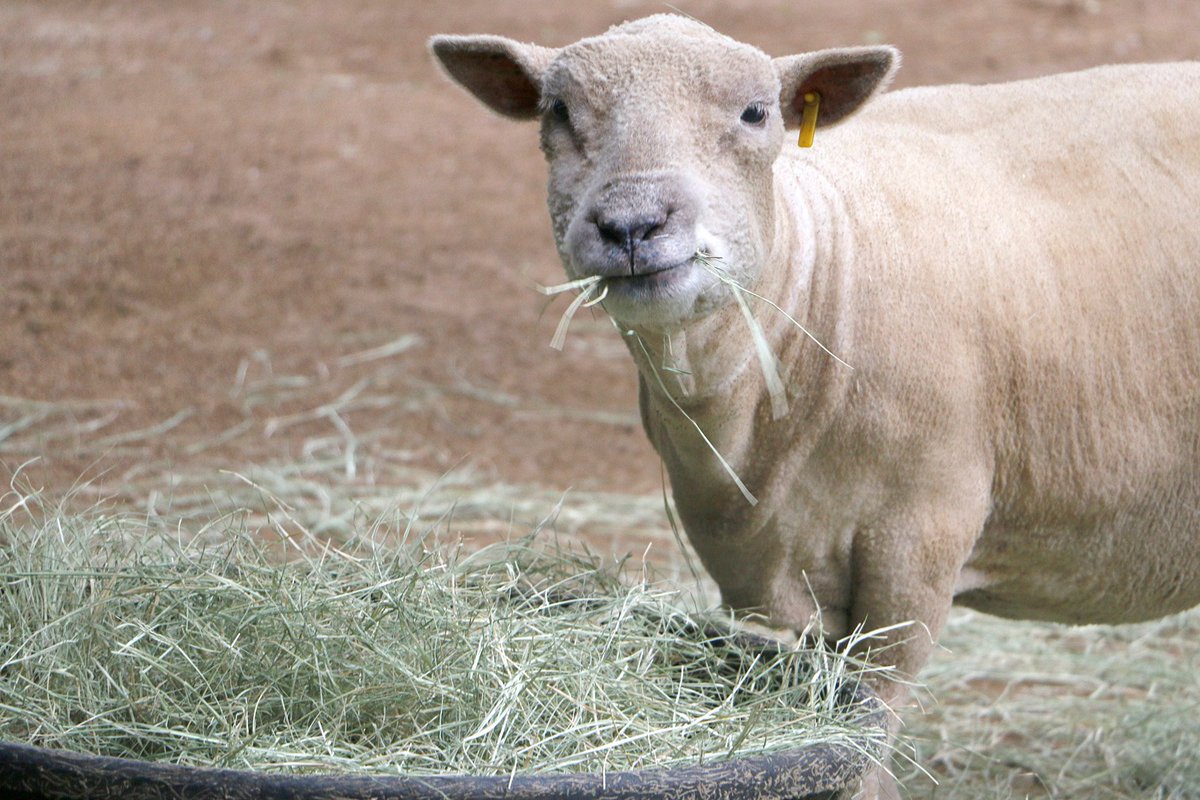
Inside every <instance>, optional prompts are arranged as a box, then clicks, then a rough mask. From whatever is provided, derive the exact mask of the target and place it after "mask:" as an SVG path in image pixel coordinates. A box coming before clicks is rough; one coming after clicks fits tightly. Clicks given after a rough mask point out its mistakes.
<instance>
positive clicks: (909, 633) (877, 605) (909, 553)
mask: <svg viewBox="0 0 1200 800" xmlns="http://www.w3.org/2000/svg"><path fill="white" fill-rule="evenodd" d="M970 505H972V504H970V503H946V504H943V505H938V506H927V507H926V508H924V509H922V510H918V511H908V512H898V513H896V514H895V515H894V516H893V517H892V518H891V519H890V520H889V524H886V525H883V526H879V527H875V528H869V529H863V530H860V531H859V532H858V534H857V535H856V537H855V543H854V555H853V559H852V561H853V565H854V574H853V610H852V613H851V619H852V620H853V621H855V622H856V623H859V624H861V625H862V626H863V630H864V631H872V630H880V631H885V632H883V633H881V634H880V635H879V636H878V637H877V638H874V639H872V640H870V641H867V642H864V643H863V644H862V646H861V649H864V650H868V651H869V654H870V659H871V661H872V663H874V664H878V665H881V666H890V667H893V668H894V669H893V675H892V677H891V678H888V677H884V676H881V677H880V678H878V679H875V680H872V681H871V684H872V688H873V689H875V691H876V693H877V694H878V695H879V696H880V699H882V700H883V701H884V703H886V704H887V705H888V707H889V708H891V709H892V719H891V724H890V731H889V734H890V735H889V743H890V742H891V740H892V739H893V738H894V736H895V734H896V730H897V728H898V724H899V717H898V716H897V715H898V714H899V712H900V710H901V709H902V708H903V707H904V705H906V704H907V702H908V701H909V695H910V692H909V689H908V686H907V685H906V684H907V683H909V682H911V681H913V680H915V679H916V677H917V675H918V673H919V672H920V670H921V667H922V666H924V664H925V661H926V660H927V659H928V658H929V655H930V653H931V652H932V650H933V647H934V645H935V643H936V641H937V637H938V636H939V634H940V633H941V631H942V628H943V626H944V625H945V622H946V618H947V616H948V615H949V612H950V607H951V605H952V604H953V598H954V588H955V583H956V582H957V580H958V575H959V572H960V570H961V568H962V565H963V564H964V563H965V562H966V560H967V557H968V556H969V554H970V552H971V548H972V546H973V545H974V542H975V540H976V538H977V537H978V534H979V531H980V530H981V529H982V526H983V521H984V519H985V518H986V516H985V511H984V510H983V509H978V508H977V509H974V510H972V509H970V508H969V506H970ZM855 797H856V798H857V800H892V798H898V797H899V792H898V790H897V789H896V786H895V781H894V780H893V779H892V777H891V776H890V775H889V774H888V773H887V772H886V771H885V770H884V769H882V768H876V769H874V770H872V771H871V773H870V774H868V775H867V777H866V779H865V780H864V782H863V786H862V788H861V789H860V790H859V792H858V794H856V795H855Z"/></svg>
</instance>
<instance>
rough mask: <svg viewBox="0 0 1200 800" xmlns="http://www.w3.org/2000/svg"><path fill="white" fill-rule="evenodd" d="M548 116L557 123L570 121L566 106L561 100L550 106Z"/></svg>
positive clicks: (569, 113)
mask: <svg viewBox="0 0 1200 800" xmlns="http://www.w3.org/2000/svg"><path fill="white" fill-rule="evenodd" d="M550 115H551V116H553V117H554V118H555V119H556V120H558V121H559V122H569V121H570V120H571V112H570V111H568V110H567V104H566V102H565V101H563V100H555V101H554V102H552V103H551V104H550Z"/></svg>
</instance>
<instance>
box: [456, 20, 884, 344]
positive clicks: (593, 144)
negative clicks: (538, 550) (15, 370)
mask: <svg viewBox="0 0 1200 800" xmlns="http://www.w3.org/2000/svg"><path fill="white" fill-rule="evenodd" d="M432 44H433V51H434V54H435V55H436V56H437V57H438V58H439V59H440V60H441V62H442V64H443V66H444V67H445V68H446V70H447V72H449V74H450V75H451V77H453V78H454V79H455V80H457V81H459V82H460V83H461V84H463V85H464V86H465V87H466V88H467V89H469V90H470V91H471V92H472V93H474V94H475V95H476V97H478V98H479V99H480V100H482V101H483V102H484V103H485V104H487V105H488V106H489V107H491V108H492V109H494V110H496V111H498V112H500V113H502V114H505V115H507V116H511V117H515V118H519V119H540V120H541V125H542V135H541V141H542V149H543V151H544V152H545V154H546V159H547V161H548V163H549V167H550V180H549V195H550V201H549V203H550V216H551V220H552V222H553V226H554V236H555V240H556V242H557V244H558V250H559V254H560V255H561V257H562V261H563V264H564V265H565V267H566V270H567V273H568V275H569V276H570V277H571V278H588V277H592V276H596V277H599V278H601V279H602V285H603V289H604V290H606V295H605V299H604V300H603V303H604V308H605V310H606V311H608V313H609V314H611V315H612V316H613V317H614V318H615V319H616V320H618V321H619V322H621V323H622V324H624V325H627V326H631V327H650V328H659V329H670V328H674V327H677V326H680V325H682V324H684V323H686V322H687V321H688V320H690V319H693V318H696V317H698V316H703V315H706V314H708V313H711V312H712V311H713V310H714V309H717V308H720V307H722V306H724V305H726V304H728V303H730V302H732V299H733V298H732V294H731V293H730V292H729V290H728V288H727V287H725V286H724V285H723V284H722V282H721V280H720V279H719V278H718V277H717V275H715V274H714V273H713V271H712V269H711V268H709V267H706V266H705V265H704V264H703V263H701V262H700V261H698V260H697V258H696V256H697V254H700V253H706V254H709V255H711V256H716V257H717V258H718V259H719V260H718V261H716V262H710V263H717V264H719V267H720V269H722V270H723V271H724V272H725V273H726V274H727V275H728V276H729V277H730V278H732V279H733V280H735V281H737V282H738V283H740V284H741V285H743V286H747V287H753V286H754V285H755V284H756V283H757V282H758V279H759V277H760V275H761V273H762V271H763V270H764V269H766V268H767V265H768V263H769V255H770V252H771V248H772V244H773V242H774V239H775V219H774V213H775V208H774V192H775V190H774V164H775V161H776V159H777V158H778V156H779V152H780V146H781V144H782V141H783V135H784V125H785V123H795V122H797V121H798V120H799V117H800V108H801V103H802V101H800V100H799V98H800V97H801V96H802V95H803V94H804V93H806V92H808V91H820V92H821V94H822V96H823V99H822V106H823V122H824V123H826V124H827V123H829V122H834V121H837V120H838V119H840V118H842V117H844V116H846V115H847V114H849V113H851V112H852V111H853V110H854V109H855V108H857V107H858V106H859V105H861V103H862V102H864V101H865V100H866V99H867V98H868V97H869V96H870V95H871V94H872V93H873V92H874V91H875V90H876V89H877V88H878V87H879V86H880V85H882V83H883V82H884V81H885V80H886V78H887V76H888V75H889V74H890V72H891V69H892V67H893V63H894V60H895V51H893V50H891V49H890V48H851V49H848V50H837V51H823V52H820V53H810V54H806V55H802V56H792V57H788V58H781V59H774V60H772V59H771V58H769V57H767V56H766V55H765V54H764V53H763V52H761V51H760V50H758V49H756V48H754V47H751V46H749V45H745V44H741V43H739V42H736V41H734V40H733V39H730V38H728V37H725V36H722V35H720V34H718V33H716V32H714V31H713V30H711V29H710V28H708V27H707V26H705V25H702V24H700V23H698V22H695V21H693V20H690V19H686V18H684V17H678V16H672V15H658V16H654V17H648V18H646V19H643V20H638V21H636V22H632V23H626V24H625V25H621V26H618V27H616V28H613V29H611V30H609V31H608V32H607V33H605V34H604V35H602V36H597V37H594V38H591V39H584V40H583V41H580V42H577V43H576V44H573V45H570V46H568V47H565V48H562V49H561V50H550V49H547V48H542V47H537V46H534V45H522V44H518V43H516V42H512V41H511V40H508V39H502V38H500V37H489V36H476V37H436V38H435V39H434V40H433V43H432Z"/></svg>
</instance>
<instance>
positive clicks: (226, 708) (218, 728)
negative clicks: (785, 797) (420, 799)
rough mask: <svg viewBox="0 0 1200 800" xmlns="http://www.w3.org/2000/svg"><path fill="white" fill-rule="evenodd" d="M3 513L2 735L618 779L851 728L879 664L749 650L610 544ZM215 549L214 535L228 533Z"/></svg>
mask: <svg viewBox="0 0 1200 800" xmlns="http://www.w3.org/2000/svg"><path fill="white" fill-rule="evenodd" d="M205 538H206V540H207V541H208V542H209V544H208V545H207V547H205V546H203V545H202V544H200V543H199V540H194V541H193V542H191V543H183V542H182V541H181V540H180V539H179V538H178V537H172V536H167V535H163V534H162V533H159V532H155V531H153V530H151V529H150V528H149V527H148V526H147V525H146V524H145V523H135V522H131V521H129V520H113V519H103V518H99V517H61V516H60V517H52V518H50V519H48V520H46V521H44V522H42V523H40V524H21V525H18V524H16V522H15V521H14V520H13V519H12V518H11V517H9V518H7V519H0V738H3V739H5V740H10V741H22V742H29V743H32V744H37V745H42V746H52V747H58V748H66V749H71V750H76V751H82V752H89V753H99V754H105V755H116V756H125V757H133V758H140V759H148V760H165V761H171V762H175V763H184V764H193V765H215V766H222V767H237V768H254V769H265V770H299V771H304V770H328V769H331V768H333V769H339V770H346V771H356V772H374V773H408V774H432V773H475V774H513V773H517V772H531V773H532V772H548V771H604V772H608V771H614V770H623V769H637V768H643V767H648V766H667V765H675V764H681V763H696V762H699V761H707V760H716V759H723V758H726V757H728V756H730V755H731V754H733V753H734V752H736V753H739V754H741V753H758V752H766V751H773V750H778V749H782V748H790V747H797V746H801V745H804V744H808V743H812V742H818V741H831V742H840V743H844V744H847V745H849V746H853V747H858V748H863V749H867V750H872V749H874V748H875V747H876V746H877V745H878V742H877V741H872V740H871V738H870V737H871V736H873V735H874V736H877V735H878V731H875V732H867V733H864V732H862V731H860V730H858V729H856V728H855V727H854V725H853V716H854V710H853V709H848V708H845V707H844V706H843V705H841V700H842V699H843V698H844V697H845V691H844V690H845V689H846V688H847V687H849V686H851V685H852V684H853V683H854V682H855V681H856V680H857V678H858V673H857V669H858V667H857V665H856V664H855V663H853V662H851V661H849V660H847V659H845V658H842V657H840V656H836V655H833V654H831V653H829V652H827V651H816V652H813V653H793V652H786V651H781V652H771V651H758V652H755V651H753V650H752V649H749V646H747V645H741V644H738V643H735V642H733V641H729V640H726V639H725V638H723V637H718V638H714V637H713V635H712V634H711V633H709V632H707V631H711V630H713V628H712V626H713V625H714V624H716V623H717V622H718V621H719V620H718V618H717V617H711V616H710V617H707V618H706V617H704V616H701V615H697V614H695V613H687V612H685V611H683V610H680V609H679V608H676V607H675V605H674V601H675V600H676V595H675V593H673V592H671V591H668V590H667V589H665V588H662V587H661V586H657V585H655V584H653V583H650V582H648V581H646V580H645V579H642V580H639V581H636V582H632V583H627V582H625V581H623V580H622V579H621V577H620V575H619V574H618V572H617V570H616V569H615V568H604V567H602V566H601V565H600V563H599V562H598V561H597V560H595V559H593V558H590V557H585V556H580V555H569V554H566V553H563V552H561V551H557V550H548V549H538V548H535V547H533V546H532V544H531V543H530V542H525V543H520V544H508V545H504V546H496V547H492V548H489V549H485V550H483V551H480V552H477V553H474V554H464V553H461V552H460V553H446V552H442V551H430V550H428V549H423V548H422V547H420V546H419V545H417V544H409V545H406V546H404V547H403V548H400V549H395V550H382V549H371V548H363V553H362V554H361V555H359V554H355V555H352V554H350V553H349V552H346V551H342V550H336V549H332V548H324V549H317V550H316V551H315V553H314V552H308V553H307V554H305V553H296V552H293V553H292V555H293V558H292V559H291V560H289V561H282V560H280V559H278V558H277V556H272V555H271V554H269V552H268V548H267V547H266V546H264V545H263V544H262V543H261V541H259V540H255V539H252V538H250V537H248V536H244V535H238V534H237V533H236V532H227V533H225V534H224V536H223V537H218V538H216V539H214V537H213V536H212V534H211V531H210V532H209V534H207V535H206V537H205ZM214 542H216V543H215V544H214Z"/></svg>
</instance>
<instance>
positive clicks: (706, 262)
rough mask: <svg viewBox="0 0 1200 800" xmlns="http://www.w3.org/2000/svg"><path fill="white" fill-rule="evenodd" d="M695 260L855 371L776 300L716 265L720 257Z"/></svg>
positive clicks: (702, 255) (702, 254)
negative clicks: (769, 309) (770, 309)
mask: <svg viewBox="0 0 1200 800" xmlns="http://www.w3.org/2000/svg"><path fill="white" fill-rule="evenodd" d="M695 259H696V263H697V264H699V265H700V266H702V267H704V268H705V269H707V270H708V271H709V272H711V273H712V274H713V275H715V276H716V278H717V279H718V280H719V281H721V282H722V283H724V284H725V285H727V286H729V287H730V288H733V289H734V290H735V291H740V292H743V293H745V294H748V295H750V296H751V297H753V298H755V299H756V300H761V301H763V302H764V303H766V304H767V305H769V306H770V307H771V308H773V309H775V310H776V311H778V312H779V313H780V314H783V316H784V318H786V319H787V321H788V322H790V323H792V324H793V325H795V326H796V329H797V330H799V331H800V332H801V333H803V334H804V335H805V336H807V337H808V338H809V339H811V340H812V341H813V343H814V344H816V346H817V347H819V348H821V349H822V350H824V351H825V353H826V354H827V355H828V356H829V357H830V358H832V359H833V360H834V361H836V362H838V363H839V364H841V365H842V366H843V367H846V368H847V369H854V367H852V366H851V365H850V364H848V363H846V361H845V360H844V359H842V358H841V357H839V356H838V354H837V353H835V352H833V351H832V350H830V349H829V348H828V347H826V346H825V344H824V343H823V342H822V341H821V340H820V339H818V338H817V337H816V336H815V335H814V334H813V333H812V332H811V331H809V330H808V328H805V327H804V326H803V325H801V324H800V322H799V320H797V319H796V318H795V317H793V316H792V315H791V314H789V313H788V312H786V311H784V310H783V309H782V308H780V307H779V304H778V303H776V302H775V301H774V300H771V299H770V298H768V297H763V296H762V295H761V294H759V293H758V292H755V291H754V290H753V289H747V288H746V287H745V286H742V285H741V284H740V283H738V282H737V281H735V280H734V279H733V278H732V277H731V276H730V275H729V273H728V272H726V271H725V269H724V268H722V267H721V266H720V265H719V264H717V263H715V262H717V261H720V260H721V257H720V256H715V255H713V254H712V253H705V252H704V251H699V252H697V253H696V255H695Z"/></svg>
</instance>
